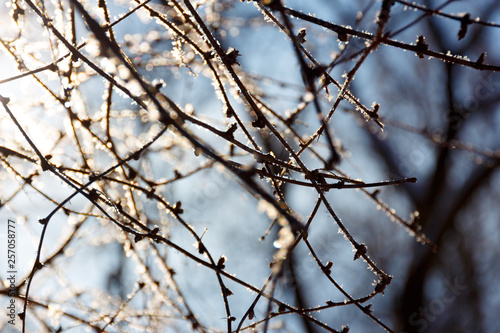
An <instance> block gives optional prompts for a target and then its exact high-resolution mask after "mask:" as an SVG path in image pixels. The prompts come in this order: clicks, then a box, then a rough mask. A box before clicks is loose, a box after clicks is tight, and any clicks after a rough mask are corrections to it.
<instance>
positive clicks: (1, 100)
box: [0, 95, 10, 105]
mask: <svg viewBox="0 0 500 333" xmlns="http://www.w3.org/2000/svg"><path fill="white" fill-rule="evenodd" d="M9 102H10V98H8V97H3V96H2V95H0V103H2V104H3V105H7V104H9Z"/></svg>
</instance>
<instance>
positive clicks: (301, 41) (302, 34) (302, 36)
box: [297, 28, 307, 44]
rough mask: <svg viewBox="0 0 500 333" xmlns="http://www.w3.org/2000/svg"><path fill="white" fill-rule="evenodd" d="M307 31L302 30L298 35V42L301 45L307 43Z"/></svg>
mask: <svg viewBox="0 0 500 333" xmlns="http://www.w3.org/2000/svg"><path fill="white" fill-rule="evenodd" d="M306 35H307V31H306V28H301V29H300V30H299V33H298V34H297V42H298V43H299V44H304V43H305V42H306Z"/></svg>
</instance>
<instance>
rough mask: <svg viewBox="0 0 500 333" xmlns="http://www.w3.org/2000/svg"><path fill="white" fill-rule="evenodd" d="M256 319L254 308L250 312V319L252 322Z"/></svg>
mask: <svg viewBox="0 0 500 333" xmlns="http://www.w3.org/2000/svg"><path fill="white" fill-rule="evenodd" d="M254 318H255V312H254V311H253V307H252V308H251V309H250V311H248V319H250V320H252V319H254Z"/></svg>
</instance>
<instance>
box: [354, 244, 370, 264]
mask: <svg viewBox="0 0 500 333" xmlns="http://www.w3.org/2000/svg"><path fill="white" fill-rule="evenodd" d="M355 247H356V253H355V254H354V260H357V259H359V258H360V257H362V256H364V255H365V254H366V251H367V247H366V245H365V244H363V243H361V244H356V245H355Z"/></svg>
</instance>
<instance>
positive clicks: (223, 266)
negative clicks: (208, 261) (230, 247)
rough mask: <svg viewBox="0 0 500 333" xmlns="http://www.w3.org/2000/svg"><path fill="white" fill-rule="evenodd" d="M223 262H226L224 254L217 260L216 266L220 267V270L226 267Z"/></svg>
mask: <svg viewBox="0 0 500 333" xmlns="http://www.w3.org/2000/svg"><path fill="white" fill-rule="evenodd" d="M224 262H226V257H225V256H222V257H220V258H219V260H218V261H217V268H218V269H221V270H222V269H224V268H226V265H224Z"/></svg>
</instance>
